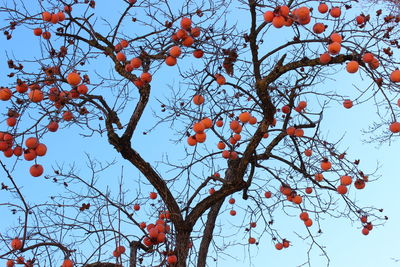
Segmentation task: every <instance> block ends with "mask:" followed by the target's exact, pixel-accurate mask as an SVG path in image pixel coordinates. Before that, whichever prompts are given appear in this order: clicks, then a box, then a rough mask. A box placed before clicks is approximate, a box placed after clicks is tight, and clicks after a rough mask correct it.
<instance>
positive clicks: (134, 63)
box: [131, 57, 142, 69]
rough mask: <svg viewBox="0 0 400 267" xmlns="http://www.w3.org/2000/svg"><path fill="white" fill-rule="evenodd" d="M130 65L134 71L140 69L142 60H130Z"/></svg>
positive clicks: (136, 58)
mask: <svg viewBox="0 0 400 267" xmlns="http://www.w3.org/2000/svg"><path fill="white" fill-rule="evenodd" d="M131 65H132V67H133V68H134V69H137V68H140V66H142V60H141V59H140V58H138V57H135V58H132V60H131Z"/></svg>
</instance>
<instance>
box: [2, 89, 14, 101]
mask: <svg viewBox="0 0 400 267" xmlns="http://www.w3.org/2000/svg"><path fill="white" fill-rule="evenodd" d="M11 96H12V91H11V90H10V89H9V88H3V89H0V100H3V101H7V100H10V98H11Z"/></svg>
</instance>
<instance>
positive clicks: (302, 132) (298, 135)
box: [294, 128, 304, 137]
mask: <svg viewBox="0 0 400 267" xmlns="http://www.w3.org/2000/svg"><path fill="white" fill-rule="evenodd" d="M294 135H295V136H297V137H303V136H304V130H303V129H300V128H297V129H296V130H295V131H294Z"/></svg>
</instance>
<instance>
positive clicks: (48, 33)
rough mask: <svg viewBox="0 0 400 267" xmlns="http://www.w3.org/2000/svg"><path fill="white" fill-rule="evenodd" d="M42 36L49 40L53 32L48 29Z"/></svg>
mask: <svg viewBox="0 0 400 267" xmlns="http://www.w3.org/2000/svg"><path fill="white" fill-rule="evenodd" d="M42 37H43V39H45V40H49V39H50V38H51V33H50V32H48V31H45V32H43V33H42Z"/></svg>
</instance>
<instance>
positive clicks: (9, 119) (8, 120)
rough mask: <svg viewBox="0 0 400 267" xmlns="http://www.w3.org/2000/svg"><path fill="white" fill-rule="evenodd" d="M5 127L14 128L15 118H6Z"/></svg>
mask: <svg viewBox="0 0 400 267" xmlns="http://www.w3.org/2000/svg"><path fill="white" fill-rule="evenodd" d="M6 122H7V125H8V126H10V127H14V126H15V125H16V124H17V118H15V117H9V118H7V121H6Z"/></svg>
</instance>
